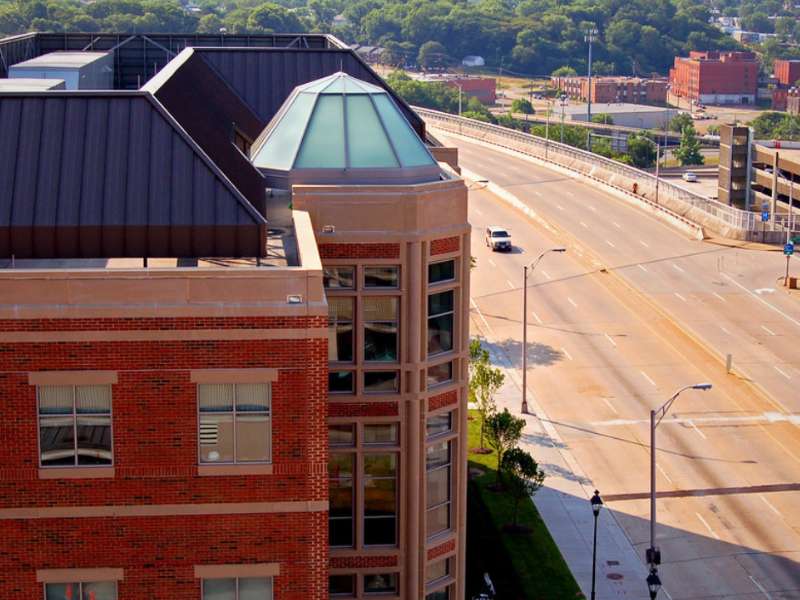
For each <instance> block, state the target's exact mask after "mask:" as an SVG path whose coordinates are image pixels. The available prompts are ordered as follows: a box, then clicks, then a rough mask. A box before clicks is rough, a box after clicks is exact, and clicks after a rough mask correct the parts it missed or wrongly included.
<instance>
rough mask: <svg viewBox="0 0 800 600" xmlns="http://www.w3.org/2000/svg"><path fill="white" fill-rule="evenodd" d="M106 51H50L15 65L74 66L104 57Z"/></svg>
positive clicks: (38, 66) (61, 67) (39, 66)
mask: <svg viewBox="0 0 800 600" xmlns="http://www.w3.org/2000/svg"><path fill="white" fill-rule="evenodd" d="M106 56H108V52H50V53H49V54H43V55H42V56H37V57H36V58H31V59H29V60H25V61H22V62H18V63H16V64H15V65H14V66H15V67H36V68H39V69H40V68H43V67H51V68H60V69H64V68H75V67H82V66H84V65H88V64H90V63H93V62H94V61H96V60H99V59H101V58H105V57H106Z"/></svg>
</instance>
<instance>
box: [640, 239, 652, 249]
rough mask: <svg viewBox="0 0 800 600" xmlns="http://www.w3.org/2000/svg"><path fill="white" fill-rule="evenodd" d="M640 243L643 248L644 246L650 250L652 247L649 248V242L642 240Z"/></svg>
mask: <svg viewBox="0 0 800 600" xmlns="http://www.w3.org/2000/svg"><path fill="white" fill-rule="evenodd" d="M639 243H640V244H641V245H642V246H644V247H645V248H649V247H650V246H648V245H647V242H643V241H642V240H639Z"/></svg>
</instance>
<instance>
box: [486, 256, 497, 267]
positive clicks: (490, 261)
mask: <svg viewBox="0 0 800 600" xmlns="http://www.w3.org/2000/svg"><path fill="white" fill-rule="evenodd" d="M488 260H489V264H490V265H492V266H493V267H496V266H497V265H496V264H495V262H494V261H493V260H492V259H491V258H490V259H488Z"/></svg>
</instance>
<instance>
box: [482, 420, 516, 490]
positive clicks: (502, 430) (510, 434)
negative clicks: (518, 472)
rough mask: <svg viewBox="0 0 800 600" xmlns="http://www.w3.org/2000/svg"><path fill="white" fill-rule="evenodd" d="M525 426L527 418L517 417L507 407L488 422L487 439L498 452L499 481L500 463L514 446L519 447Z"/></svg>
mask: <svg viewBox="0 0 800 600" xmlns="http://www.w3.org/2000/svg"><path fill="white" fill-rule="evenodd" d="M524 428H525V419H520V418H519V417H515V416H514V415H512V414H511V413H510V412H508V409H507V408H504V409H503V412H501V413H495V414H493V415H492V416H491V417H489V419H488V421H487V422H486V441H487V442H488V443H489V447H490V448H492V449H493V450H494V451H495V452H497V483H498V484H499V483H500V465H502V464H503V456H505V453H506V452H508V451H509V450H511V449H512V448H516V447H517V443H518V442H519V439H520V438H521V437H522V430H523V429H524Z"/></svg>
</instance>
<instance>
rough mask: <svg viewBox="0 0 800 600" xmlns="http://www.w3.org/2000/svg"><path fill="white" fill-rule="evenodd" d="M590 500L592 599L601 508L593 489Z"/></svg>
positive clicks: (598, 493) (596, 493) (597, 493)
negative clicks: (591, 521)
mask: <svg viewBox="0 0 800 600" xmlns="http://www.w3.org/2000/svg"><path fill="white" fill-rule="evenodd" d="M590 502H591V503H592V513H593V514H594V545H593V546H592V600H594V589H595V586H594V581H595V567H596V566H597V517H598V516H599V515H600V509H601V508H603V500H602V499H601V498H600V492H598V491H597V490H595V491H594V496H592V499H591V500H590Z"/></svg>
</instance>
